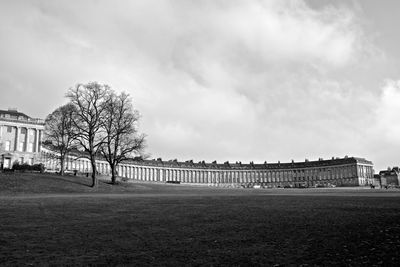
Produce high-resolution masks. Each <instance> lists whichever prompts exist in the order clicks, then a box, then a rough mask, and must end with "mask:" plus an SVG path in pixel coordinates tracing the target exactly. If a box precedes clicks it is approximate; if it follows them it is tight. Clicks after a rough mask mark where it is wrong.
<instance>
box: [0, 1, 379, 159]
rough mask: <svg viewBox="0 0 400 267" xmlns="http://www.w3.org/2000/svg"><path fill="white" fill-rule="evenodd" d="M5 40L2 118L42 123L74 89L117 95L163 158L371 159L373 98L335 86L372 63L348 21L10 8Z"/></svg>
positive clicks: (331, 11) (252, 12)
mask: <svg viewBox="0 0 400 267" xmlns="http://www.w3.org/2000/svg"><path fill="white" fill-rule="evenodd" d="M15 14H18V16H16V15H15ZM0 36H1V37H2V42H1V43H0V56H1V58H2V59H3V60H2V62H0V67H1V69H2V70H4V71H2V72H1V74H0V88H7V95H8V98H2V100H1V99H0V105H2V106H4V105H8V103H10V102H12V101H15V100H14V99H17V98H18V99H19V100H18V103H17V104H18V105H20V107H23V109H24V110H23V111H26V112H27V113H29V114H38V115H35V116H41V117H44V116H45V115H47V114H48V113H50V112H51V111H52V110H53V109H54V108H56V107H57V106H58V105H60V104H62V103H63V102H65V99H64V94H65V91H66V90H67V88H68V87H70V86H73V85H74V84H76V83H78V82H89V81H94V80H96V81H99V82H103V83H108V84H110V85H111V86H112V87H114V88H116V89H119V90H126V91H128V92H129V93H130V94H131V95H132V96H133V98H134V103H135V104H136V105H137V108H138V109H139V110H140V111H141V113H142V115H143V117H142V122H141V127H142V130H143V131H144V132H145V133H146V134H147V135H148V144H149V147H148V150H149V151H148V152H149V153H151V154H152V155H153V156H154V157H158V156H161V157H163V158H164V159H169V158H180V159H190V158H193V159H195V160H202V159H205V160H214V159H217V160H219V161H223V160H231V161H234V160H242V161H250V160H255V161H264V160H268V161H277V160H281V161H288V160H290V159H291V158H294V159H298V160H300V159H304V157H309V158H310V159H313V158H318V157H321V156H325V155H327V156H344V155H345V154H350V155H352V154H353V153H359V152H365V151H361V150H360V149H359V147H360V146H363V145H364V143H363V142H362V138H360V137H363V136H364V133H363V132H361V131H360V128H362V127H364V126H365V125H368V124H369V123H371V117H369V116H364V114H366V113H368V108H369V106H370V103H373V100H372V99H373V97H374V95H373V93H371V90H366V89H365V88H362V87H360V86H358V85H357V84H355V83H354V82H352V81H351V80H347V79H340V78H337V77H340V76H341V74H343V73H357V68H355V66H358V65H359V64H364V65H367V64H368V58H370V57H373V56H374V54H373V53H371V52H370V51H374V49H371V47H373V45H372V44H371V43H370V42H369V40H368V38H367V37H366V36H365V33H364V32H363V28H362V25H361V24H360V23H359V21H358V20H357V17H356V14H355V13H353V12H352V10H349V9H345V8H335V7H332V6H327V7H326V8H323V9H320V10H318V11H317V10H314V9H312V8H310V7H309V6H308V5H307V4H306V3H305V2H304V1H239V0H237V1H228V0H226V1H186V0H185V1H183V0H181V1H161V2H160V1H130V2H126V1H113V2H110V1H81V2H79V4H76V3H72V2H70V1H35V2H30V1H26V2H15V1H8V2H7V1H4V2H2V4H0ZM332 73H336V75H332ZM1 90H6V89H1ZM22 90H24V98H23V99H21V97H20V95H21V92H22ZM44 99H45V100H46V102H47V104H46V105H43V104H42V102H43V100H44ZM13 106H14V105H13ZM355 107H356V108H355ZM366 157H368V155H367V156H366Z"/></svg>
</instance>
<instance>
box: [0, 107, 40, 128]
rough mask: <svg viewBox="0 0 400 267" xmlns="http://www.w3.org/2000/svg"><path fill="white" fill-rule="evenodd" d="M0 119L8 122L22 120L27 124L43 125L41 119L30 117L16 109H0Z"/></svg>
mask: <svg viewBox="0 0 400 267" xmlns="http://www.w3.org/2000/svg"><path fill="white" fill-rule="evenodd" d="M0 120H2V121H10V122H18V123H20V122H22V123H28V124H36V125H44V121H43V120H42V119H35V118H31V117H29V116H28V115H26V114H25V113H22V112H19V111H18V110H16V109H8V110H2V109H0Z"/></svg>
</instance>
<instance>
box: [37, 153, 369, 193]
mask: <svg viewBox="0 0 400 267" xmlns="http://www.w3.org/2000/svg"><path fill="white" fill-rule="evenodd" d="M42 155H43V159H42V160H43V162H44V163H45V165H46V167H47V168H50V169H57V168H59V164H58V161H57V160H56V157H54V156H53V152H52V151H50V150H47V149H45V148H44V149H43V153H42ZM96 164H97V166H96V168H97V171H98V172H99V173H100V174H105V175H108V174H109V173H110V168H109V165H108V163H107V162H106V161H104V160H102V159H99V160H97V161H96ZM65 165H66V168H67V169H68V170H76V171H78V172H84V173H85V172H91V166H90V163H89V160H88V159H86V158H83V157H82V156H81V155H70V156H69V157H67V160H66V164H65ZM117 171H118V176H120V177H124V178H127V179H135V180H139V181H147V182H169V181H170V182H180V183H189V184H205V185H212V186H223V187H240V186H254V185H260V186H264V187H316V186H324V187H325V186H367V185H369V181H370V180H371V179H372V178H373V176H374V169H373V164H372V162H371V161H368V160H366V159H363V158H355V157H345V158H335V159H330V160H323V159H319V160H318V161H308V160H307V161H304V162H291V163H266V162H265V163H263V164H254V163H253V162H251V163H249V164H242V163H240V162H236V163H229V162H225V163H224V164H218V163H216V162H212V163H206V162H204V161H202V162H199V163H194V162H193V161H186V162H179V161H177V160H171V161H163V160H161V159H157V160H140V159H137V160H130V161H126V162H124V163H122V164H120V165H119V166H118V168H117Z"/></svg>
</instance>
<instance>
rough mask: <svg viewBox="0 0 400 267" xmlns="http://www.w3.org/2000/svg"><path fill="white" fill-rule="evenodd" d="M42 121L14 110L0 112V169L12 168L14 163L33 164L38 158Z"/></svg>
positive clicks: (42, 127) (42, 128)
mask: <svg viewBox="0 0 400 267" xmlns="http://www.w3.org/2000/svg"><path fill="white" fill-rule="evenodd" d="M43 130H44V121H43V120H41V119H34V118H31V117H29V116H27V115H25V114H24V113H21V112H18V111H17V110H16V109H8V110H0V167H1V169H3V168H4V169H8V168H12V165H13V163H14V162H15V161H18V162H19V163H28V164H34V163H36V162H37V159H38V158H39V156H40V147H41V138H42V133H43Z"/></svg>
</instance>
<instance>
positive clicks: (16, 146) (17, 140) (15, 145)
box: [10, 126, 20, 151]
mask: <svg viewBox="0 0 400 267" xmlns="http://www.w3.org/2000/svg"><path fill="white" fill-rule="evenodd" d="M19 131H20V127H17V126H16V127H15V144H14V151H18V143H19ZM10 150H11V149H10Z"/></svg>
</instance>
